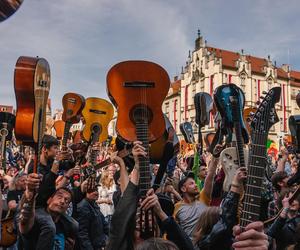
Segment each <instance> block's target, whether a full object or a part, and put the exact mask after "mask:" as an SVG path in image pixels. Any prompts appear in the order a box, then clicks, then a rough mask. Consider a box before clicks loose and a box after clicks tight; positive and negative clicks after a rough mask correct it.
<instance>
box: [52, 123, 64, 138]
mask: <svg viewBox="0 0 300 250" xmlns="http://www.w3.org/2000/svg"><path fill="white" fill-rule="evenodd" d="M53 128H54V130H55V133H56V138H57V139H58V140H61V139H62V138H63V136H64V128H65V122H64V121H63V120H57V121H55V122H54V124H53Z"/></svg>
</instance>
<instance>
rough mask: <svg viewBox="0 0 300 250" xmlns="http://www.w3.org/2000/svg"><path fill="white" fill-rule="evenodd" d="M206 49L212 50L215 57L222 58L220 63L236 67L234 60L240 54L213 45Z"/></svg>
mask: <svg viewBox="0 0 300 250" xmlns="http://www.w3.org/2000/svg"><path fill="white" fill-rule="evenodd" d="M207 49H208V51H210V52H214V53H215V54H216V56H217V57H219V58H222V65H223V66H225V67H230V68H236V63H235V62H236V61H237V60H238V59H239V57H240V55H239V54H238V53H236V52H233V51H229V50H223V49H218V48H213V47H207Z"/></svg>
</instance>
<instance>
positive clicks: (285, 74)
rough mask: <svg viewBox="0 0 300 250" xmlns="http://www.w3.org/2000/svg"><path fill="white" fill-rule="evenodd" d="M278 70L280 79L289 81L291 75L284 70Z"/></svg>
mask: <svg viewBox="0 0 300 250" xmlns="http://www.w3.org/2000/svg"><path fill="white" fill-rule="evenodd" d="M276 70H277V77H278V78H283V79H289V74H288V73H287V72H285V71H284V70H283V69H281V68H276Z"/></svg>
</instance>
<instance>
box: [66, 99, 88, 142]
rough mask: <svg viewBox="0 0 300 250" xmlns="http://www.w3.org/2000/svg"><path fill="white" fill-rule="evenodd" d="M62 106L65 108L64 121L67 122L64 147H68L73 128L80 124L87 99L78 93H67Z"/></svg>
mask: <svg viewBox="0 0 300 250" xmlns="http://www.w3.org/2000/svg"><path fill="white" fill-rule="evenodd" d="M62 105H63V108H64V112H63V114H62V120H63V121H64V122H65V125H64V134H63V140H62V147H66V146H67V141H68V139H69V132H70V129H71V126H72V125H73V124H75V123H78V122H80V118H81V112H82V110H83V108H84V106H85V99H84V97H83V96H82V95H79V94H76V93H66V94H65V95H64V96H63V98H62Z"/></svg>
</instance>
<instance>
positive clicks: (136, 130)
mask: <svg viewBox="0 0 300 250" xmlns="http://www.w3.org/2000/svg"><path fill="white" fill-rule="evenodd" d="M169 87H170V79H169V76H168V74H167V72H166V71H165V70H164V69H163V68H162V67H161V66H159V65H158V64H155V63H152V62H147V61H126V62H121V63H118V64H116V65H114V66H113V67H112V68H111V69H110V70H109V72H108V74H107V91H108V96H109V97H110V99H111V101H112V102H113V104H114V105H115V107H116V108H117V110H118V117H117V122H116V131H117V133H118V136H120V137H121V138H123V139H125V140H127V141H136V140H139V141H141V142H142V144H143V147H144V148H145V151H146V153H147V156H146V157H139V162H140V183H139V186H140V191H141V197H142V198H145V196H146V192H147V191H148V190H149V189H150V188H151V171H150V166H149V164H150V160H149V142H153V141H155V140H156V139H158V138H160V137H161V136H162V135H163V133H164V131H165V120H164V118H163V113H162V103H163V101H164V99H165V97H166V95H167V93H168V90H169ZM153 223H154V217H153V212H152V211H151V210H147V211H141V213H140V224H139V225H140V226H139V228H140V233H141V237H142V238H143V239H147V238H151V237H154V236H155V230H154V226H153Z"/></svg>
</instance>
